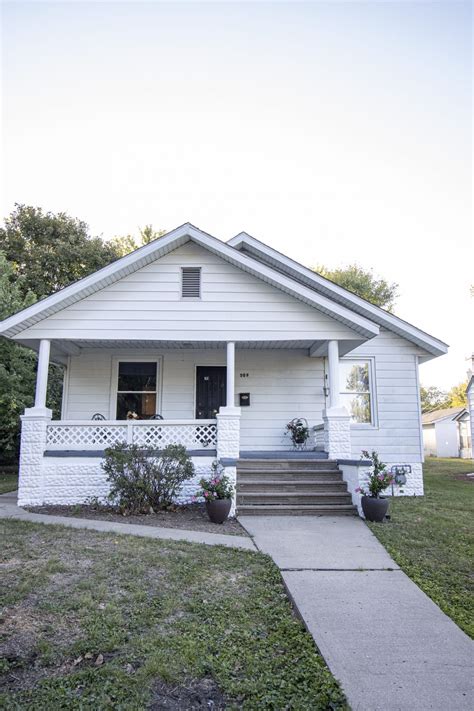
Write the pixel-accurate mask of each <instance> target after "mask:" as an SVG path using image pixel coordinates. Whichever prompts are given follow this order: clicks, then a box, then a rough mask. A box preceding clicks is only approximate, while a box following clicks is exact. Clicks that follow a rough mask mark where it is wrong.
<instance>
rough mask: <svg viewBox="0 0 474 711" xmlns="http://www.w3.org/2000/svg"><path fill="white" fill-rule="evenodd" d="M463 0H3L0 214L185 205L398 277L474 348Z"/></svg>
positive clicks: (172, 221) (282, 244)
mask: <svg viewBox="0 0 474 711" xmlns="http://www.w3.org/2000/svg"><path fill="white" fill-rule="evenodd" d="M471 13H472V6H471V3H469V2H457V1H456V0H446V1H441V2H431V1H430V0H427V1H423V0H422V1H420V2H411V1H410V0H396V1H394V2H391V1H387V2H383V1H378V0H377V1H370V2H358V1H357V0H355V1H351V2H339V1H338V0H332V1H331V2H289V3H286V2H239V3H230V2H225V1H222V2H211V3H201V2H189V3H185V2H179V0H178V1H175V2H171V3H164V2H163V3H162V2H155V1H150V2H114V1H108V2H78V1H75V0H70V1H64V2H55V3H50V2H42V1H41V0H39V1H37V2H21V1H19V2H16V1H14V2H3V4H2V20H1V25H2V55H1V57H2V84H1V90H2V91H1V102H2V113H1V122H2V123H1V136H2V161H1V165H2V171H1V172H2V174H1V180H2V183H1V186H2V187H1V193H0V195H1V213H2V216H6V215H7V214H8V213H9V212H10V211H11V210H12V209H13V205H14V203H15V202H19V203H25V204H31V205H37V206H41V207H42V208H43V209H44V210H51V211H53V212H56V211H65V212H68V213H69V214H71V215H73V216H75V217H79V218H81V219H83V220H85V221H86V222H87V223H88V224H89V226H90V230H91V233H92V234H100V235H102V236H103V237H104V238H105V239H108V238H110V237H112V236H115V235H122V234H128V233H137V231H138V227H139V226H144V225H146V224H149V223H151V224H153V226H154V227H155V228H156V229H158V228H162V229H166V230H170V229H173V228H174V227H177V226H178V225H180V224H182V223H184V222H187V221H189V222H192V223H193V224H195V225H197V226H198V227H200V228H201V229H203V230H205V231H206V232H209V233H211V234H213V235H215V236H216V237H219V238H220V239H223V240H227V239H229V238H231V237H232V236H234V235H235V234H237V233H239V232H241V231H243V230H244V231H246V232H248V233H250V234H251V235H253V236H255V237H257V238H258V239H261V240H262V241H264V242H266V243H268V244H269V245H271V246H272V247H274V248H276V249H278V250H280V251H282V252H284V253H286V254H288V255H289V256H290V257H292V258H294V259H296V260H297V261H299V262H301V263H303V264H305V265H307V266H314V265H317V264H324V265H327V266H329V267H336V266H344V265H347V264H349V263H353V262H357V263H359V264H360V265H361V266H363V267H366V268H371V269H373V271H374V273H375V274H376V275H380V276H383V277H385V278H386V279H388V280H389V281H394V282H397V283H398V284H399V290H400V297H399V299H398V302H397V306H396V309H395V312H396V313H397V314H398V315H399V316H401V317H402V318H404V319H406V320H408V321H410V322H411V323H413V324H415V325H416V326H418V327H420V328H422V329H423V330H425V331H427V332H428V333H430V334H432V335H434V336H436V337H438V338H440V339H441V340H443V341H445V342H447V343H448V344H449V345H450V351H449V354H448V355H446V356H443V357H441V358H437V359H435V360H432V361H430V362H429V363H427V364H424V365H422V366H421V369H420V376H421V382H422V384H424V385H437V386H439V387H442V388H449V387H450V386H452V385H454V384H455V383H458V382H460V381H462V380H463V379H464V378H465V376H466V370H467V367H468V362H467V361H466V357H467V356H468V355H469V354H470V353H471V352H473V350H474V328H473V325H474V318H473V302H474V299H473V298H470V291H469V286H470V284H472V283H473V282H474V259H473V257H474V255H473V244H472V206H471V199H472V165H471V163H472V152H471V125H472V114H471V101H472V87H471V81H472V80H471V75H472V60H471V52H472V47H471V42H472V37H471V32H472V30H471V28H472V17H471Z"/></svg>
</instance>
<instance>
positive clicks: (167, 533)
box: [0, 492, 256, 551]
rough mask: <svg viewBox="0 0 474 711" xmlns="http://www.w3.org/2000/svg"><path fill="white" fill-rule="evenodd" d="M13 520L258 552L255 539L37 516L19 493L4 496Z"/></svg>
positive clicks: (1, 509)
mask: <svg viewBox="0 0 474 711" xmlns="http://www.w3.org/2000/svg"><path fill="white" fill-rule="evenodd" d="M1 518H9V519H16V520H19V521H31V522H33V523H44V524H49V525H51V524H55V525H58V524H59V525H61V526H67V527H68V528H87V529H89V530H91V531H102V532H105V533H120V534H124V535H127V536H142V537H144V538H154V539H156V540H167V541H188V542H189V543H204V544H205V545H208V546H227V547H229V548H241V549H243V550H250V551H255V550H256V547H255V545H254V543H253V541H252V539H251V538H247V537H246V536H229V535H227V534H223V533H207V532H206V531H187V530H185V529H180V528H159V527H158V526H156V527H154V526H140V525H139V524H133V523H117V522H115V521H100V520H97V519H85V518H72V517H69V516H48V515H46V514H35V513H30V512H29V511H25V509H21V508H19V507H18V506H17V504H16V492H10V493H8V494H2V495H0V519H1Z"/></svg>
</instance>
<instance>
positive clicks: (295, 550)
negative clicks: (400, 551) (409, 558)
mask: <svg viewBox="0 0 474 711" xmlns="http://www.w3.org/2000/svg"><path fill="white" fill-rule="evenodd" d="M239 521H240V523H241V524H242V525H243V526H244V527H245V528H246V529H247V531H248V532H249V533H250V534H251V535H252V536H253V537H254V540H255V543H256V544H257V547H258V548H259V550H261V551H263V552H265V553H268V554H270V555H271V556H272V557H273V559H274V561H275V562H276V564H277V565H278V566H279V568H280V570H281V573H282V576H283V579H284V581H285V584H286V586H287V589H288V592H289V594H290V596H291V598H292V599H293V601H294V603H295V606H296V607H297V609H298V611H299V613H300V614H301V616H302V618H303V620H304V622H305V624H306V626H307V628H308V630H309V632H310V633H311V635H312V636H313V638H314V640H315V642H316V644H317V646H318V647H319V649H320V651H321V653H322V655H323V656H324V658H325V660H326V662H327V664H328V666H329V668H330V669H331V671H332V673H333V674H334V676H335V677H336V678H337V679H339V681H340V682H341V684H342V687H343V689H344V691H345V693H346V695H347V698H348V700H349V703H350V705H351V707H352V711H408V710H410V711H428V710H433V711H467V710H468V709H469V710H470V709H472V708H473V707H474V694H473V692H474V689H473V683H472V671H473V661H474V644H473V642H472V641H471V640H470V639H469V637H468V636H467V635H466V634H464V632H462V631H461V630H460V629H459V627H457V625H455V624H454V622H453V621H452V620H451V619H450V618H449V617H447V616H446V615H445V614H444V613H443V612H442V611H441V610H440V609H439V607H437V605H435V604H434V603H433V602H432V600H430V599H429V598H428V597H427V596H426V595H425V594H424V593H423V592H422V591H421V590H420V589H419V588H418V587H417V586H416V585H415V584H414V583H413V582H412V581H411V580H410V579H409V578H408V577H407V576H406V575H405V574H404V573H403V572H402V571H401V570H400V569H399V568H398V566H397V565H396V563H395V562H394V561H393V560H392V559H391V558H390V556H389V555H388V553H387V552H386V550H385V548H384V547H383V546H382V545H381V544H380V543H379V542H378V541H377V539H376V538H375V536H374V535H373V534H372V533H371V531H370V530H369V529H368V527H367V526H366V525H365V524H364V522H363V521H361V520H360V519H358V518H352V517H342V516H341V517H334V518H332V517H310V516H295V517H290V516H281V517H279V516H278V517H277V516H266V517H265V516H247V517H239Z"/></svg>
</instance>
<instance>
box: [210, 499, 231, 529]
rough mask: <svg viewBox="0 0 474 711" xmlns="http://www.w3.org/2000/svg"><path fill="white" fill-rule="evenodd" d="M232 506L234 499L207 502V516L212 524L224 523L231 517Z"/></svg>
mask: <svg viewBox="0 0 474 711" xmlns="http://www.w3.org/2000/svg"><path fill="white" fill-rule="evenodd" d="M231 506H232V499H216V500H215V501H206V511H207V515H208V516H209V518H210V519H211V521H212V523H224V521H225V520H226V519H227V517H228V515H229V511H230V508H231Z"/></svg>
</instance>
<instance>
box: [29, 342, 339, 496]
mask: <svg viewBox="0 0 474 711" xmlns="http://www.w3.org/2000/svg"><path fill="white" fill-rule="evenodd" d="M183 345H184V344H183ZM186 345H187V346H191V345H192V344H186ZM265 345H266V346H267V347H266V348H265V347H264V346H265ZM284 345H287V344H284ZM245 346H247V347H245ZM297 346H298V347H296V348H288V347H287V348H284V347H282V344H279V345H278V347H277V346H276V344H262V345H261V347H260V348H249V347H248V344H236V343H235V342H227V343H226V344H225V347H222V344H214V347H213V348H203V347H202V344H194V347H192V348H191V347H186V348H184V347H183V348H181V349H177V348H176V344H173V347H168V348H166V346H165V345H164V344H163V343H159V342H157V343H156V344H155V345H154V347H153V348H152V347H150V346H149V345H147V347H146V348H143V347H142V348H138V347H135V348H134V349H131V348H130V347H129V348H127V349H126V348H124V346H123V344H107V345H106V346H105V345H104V344H103V342H102V343H101V344H100V346H99V347H98V345H97V344H91V343H87V344H85V343H84V344H81V345H80V344H74V347H75V348H77V349H78V350H77V351H75V350H74V349H73V348H72V344H70V343H68V344H65V343H62V342H58V341H56V342H51V341H49V340H42V341H41V342H40V344H39V361H38V376H37V387H36V401H35V406H34V407H33V408H30V409H29V410H27V411H26V412H25V414H24V416H23V418H22V420H23V427H22V442H21V460H20V487H19V501H20V505H37V504H43V503H62V504H72V503H80V502H81V501H84V500H85V499H86V498H88V497H94V496H97V497H99V498H100V497H103V496H105V494H106V493H107V482H106V481H105V478H104V475H103V472H102V468H101V462H102V459H103V456H104V452H105V449H107V448H108V447H112V446H114V445H116V444H119V443H129V444H137V445H139V446H140V447H142V448H144V449H146V450H148V451H149V452H150V453H153V454H156V453H159V451H160V450H162V449H163V448H164V447H165V446H166V445H168V444H181V445H184V446H185V447H186V450H187V452H188V454H189V455H190V456H191V457H192V459H193V463H194V466H195V472H196V475H195V477H194V479H193V480H191V481H190V482H188V483H187V484H186V485H185V486H184V487H183V490H182V492H181V496H180V501H182V502H184V501H186V500H188V499H189V498H190V497H191V496H192V495H193V494H194V492H195V491H196V489H197V484H198V481H199V478H200V477H202V476H203V475H207V474H209V473H210V471H211V465H212V463H213V462H214V461H216V460H217V461H218V462H219V463H220V464H221V465H222V467H224V470H225V473H226V474H227V475H228V476H230V477H231V479H233V480H234V482H235V481H236V480H237V468H236V467H237V463H238V462H239V461H245V460H267V461H272V464H271V465H269V466H271V467H273V466H276V462H278V461H280V462H281V461H283V462H291V461H298V460H307V461H315V462H317V461H318V460H327V459H331V460H333V461H336V460H350V458H351V441H350V423H349V420H350V418H349V415H348V413H347V411H346V410H345V408H343V407H341V406H340V401H339V344H338V342H337V341H329V342H328V343H327V344H326V348H325V349H324V348H323V347H322V346H321V345H320V346H319V348H318V355H317V356H316V355H315V354H314V353H315V349H314V348H313V349H312V350H311V348H305V349H303V348H302V347H301V344H297ZM346 347H347V346H346V344H343V348H344V349H346ZM52 349H54V353H55V354H56V358H57V354H58V353H59V352H61V351H62V352H64V351H65V350H66V349H69V350H70V351H73V350H74V352H71V353H69V355H68V357H67V358H66V359H65V362H66V377H65V394H64V402H63V416H62V418H61V419H60V420H53V419H52V417H51V411H49V410H48V409H47V408H46V392H47V374H48V365H49V360H50V355H51V352H52ZM324 351H325V355H324ZM94 364H95V365H94ZM150 364H153V366H152V368H150ZM201 371H202V372H201ZM144 373H147V375H146V377H145V375H144ZM213 378H214V379H213ZM236 380H237V381H238V384H237V385H236ZM242 395H243V396H244V397H242ZM240 402H243V403H245V404H244V406H243V407H240V406H239V403H240ZM247 403H248V405H247ZM132 407H134V408H135V410H136V411H134V410H132V409H131V408H132ZM128 408H130V410H129V409H128ZM176 413H177V414H179V415H181V416H180V417H175V416H173V415H175V414H176ZM77 414H81V415H82V417H80V418H79V417H74V415H77ZM190 414H192V415H194V417H189V415H190ZM209 414H214V417H209V416H208V415H209ZM111 415H112V417H111ZM186 415H188V416H186ZM206 415H207V416H206ZM293 417H305V418H306V419H307V420H308V424H309V428H310V436H309V439H308V442H307V445H306V448H305V450H304V451H302V452H299V451H295V450H294V449H292V448H291V441H290V438H289V437H288V436H287V435H286V434H285V431H286V430H285V427H286V423H287V422H288V421H289V420H291V419H292V418H293ZM138 418H141V419H138ZM290 474H291V472H290ZM305 491H306V490H305ZM275 493H277V492H275ZM304 493H305V492H302V495H304ZM306 493H308V492H307V491H306ZM298 502H299V503H301V502H300V501H299V500H298Z"/></svg>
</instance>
